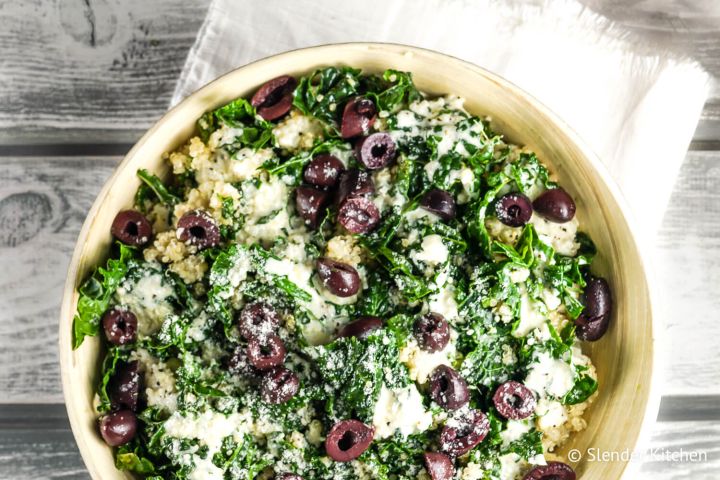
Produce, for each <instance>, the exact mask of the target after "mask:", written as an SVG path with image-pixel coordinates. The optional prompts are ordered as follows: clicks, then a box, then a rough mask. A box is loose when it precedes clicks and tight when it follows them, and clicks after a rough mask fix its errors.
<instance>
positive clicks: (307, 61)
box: [60, 43, 657, 480]
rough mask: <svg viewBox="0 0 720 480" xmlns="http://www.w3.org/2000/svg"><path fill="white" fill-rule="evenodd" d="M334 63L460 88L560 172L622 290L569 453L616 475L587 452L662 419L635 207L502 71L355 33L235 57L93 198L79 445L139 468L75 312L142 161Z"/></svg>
mask: <svg viewBox="0 0 720 480" xmlns="http://www.w3.org/2000/svg"><path fill="white" fill-rule="evenodd" d="M327 65H351V66H354V67H360V68H362V69H363V70H365V71H370V72H381V71H383V70H385V69H387V68H393V69H398V70H405V71H409V72H412V74H413V77H414V79H415V81H416V83H417V86H418V88H419V89H421V90H423V91H425V92H429V93H433V94H445V93H453V94H457V95H460V96H462V97H465V98H466V99H467V102H466V107H467V109H468V110H469V111H471V112H473V113H475V114H478V115H489V116H491V117H492V119H493V125H494V127H495V130H497V131H499V132H502V133H503V134H505V135H506V137H508V138H509V139H510V140H511V141H513V142H514V143H517V144H520V145H527V146H529V147H530V148H531V149H532V150H534V151H535V152H536V153H537V154H538V157H539V158H540V159H541V160H542V161H543V162H545V163H546V164H548V165H549V166H550V168H551V170H552V171H554V172H555V173H556V174H557V176H558V179H559V181H560V183H561V184H562V185H563V187H564V188H566V189H567V190H568V191H569V192H570V193H571V194H572V196H573V197H574V198H575V199H576V201H577V206H578V217H579V220H580V224H581V227H582V229H583V230H584V231H586V232H588V233H589V234H590V235H591V237H592V238H593V240H594V241H595V242H596V243H597V246H598V250H599V252H600V253H599V255H598V257H597V259H596V261H595V263H594V264H593V269H594V271H595V272H596V273H597V274H599V275H602V276H604V277H606V278H607V279H608V281H609V282H610V285H611V287H612V290H613V292H614V299H615V316H614V319H613V323H612V325H611V327H610V330H609V331H608V333H607V334H606V335H605V337H604V338H603V339H602V340H600V341H599V342H596V343H593V344H587V345H586V346H587V353H589V354H590V355H591V357H592V359H593V362H594V364H595V365H596V367H597V372H598V376H599V382H600V393H599V396H598V398H597V399H596V400H595V402H594V404H593V405H592V407H591V408H590V409H589V410H588V412H587V413H586V417H585V418H586V419H587V422H588V428H587V429H586V430H585V431H583V432H582V433H580V434H577V435H575V436H574V437H572V439H571V441H570V442H568V444H566V445H565V447H564V448H563V449H562V450H561V453H567V452H568V451H569V450H570V449H577V450H578V451H579V452H580V453H582V454H583V460H581V461H580V462H575V463H573V466H574V467H575V468H576V470H577V472H578V474H579V475H578V476H579V477H580V478H583V479H604V480H608V479H616V478H620V477H621V476H622V474H623V471H625V469H626V466H627V463H628V462H627V460H624V459H621V458H616V459H614V460H613V461H608V462H599V461H588V460H587V457H588V455H587V454H586V453H587V452H588V450H589V449H591V448H594V449H597V451H599V452H619V453H622V452H624V451H625V452H631V451H632V450H633V448H634V447H635V446H636V444H637V442H638V439H639V437H640V434H641V430H642V429H643V425H644V424H646V423H649V421H651V420H654V418H655V414H656V412H657V410H656V408H657V401H656V399H657V397H656V396H654V395H652V392H653V383H654V382H653V363H654V362H653V355H654V348H653V347H654V334H655V333H656V332H655V330H654V329H653V320H652V308H651V301H650V289H649V287H648V281H647V278H646V274H645V268H644V266H643V261H642V256H641V253H640V251H639V249H638V247H637V245H636V243H635V240H634V236H633V233H632V228H631V225H630V222H629V221H628V214H627V212H628V209H627V207H626V206H625V204H624V201H623V200H622V198H621V196H620V194H619V192H618V189H617V187H616V186H615V184H614V183H613V181H612V179H611V178H610V175H609V174H608V173H607V171H606V170H605V168H604V166H603V165H602V164H601V163H600V161H599V160H598V158H597V157H596V156H595V155H594V154H593V153H592V152H590V151H589V150H588V148H587V147H586V146H585V145H584V144H583V143H582V142H581V141H580V140H579V139H578V138H577V136H576V135H575V133H574V132H573V131H572V130H571V129H570V128H569V127H568V126H567V125H565V124H564V123H563V122H562V121H560V120H559V119H558V118H557V117H555V115H553V114H552V113H551V112H550V111H548V109H547V108H545V107H544V106H543V105H541V104H540V103H539V102H538V101H537V100H535V99H534V98H532V97H531V96H529V95H528V94H527V93H525V92H523V91H522V90H520V89H519V88H517V87H516V86H514V85H512V84H510V83H509V82H507V81H506V80H504V79H502V78H500V77H498V76H496V75H494V74H492V73H490V72H488V71H486V70H483V69H482V68H480V67H477V66H475V65H471V64H469V63H466V62H463V61H460V60H458V59H455V58H452V57H449V56H446V55H442V54H439V53H436V52H432V51H428V50H422V49H417V48H411V47H406V46H401V45H388V44H372V43H353V44H342V45H328V46H322V47H315V48H308V49H304V50H297V51H293V52H288V53H283V54H280V55H277V56H274V57H270V58H266V59H264V60H260V61H258V62H255V63H252V64H250V65H247V66H245V67H242V68H239V69H237V70H235V71H233V72H230V73H228V74H227V75H225V76H223V77H221V78H219V79H217V80H215V81H214V82H212V83H210V84H209V85H207V86H205V87H204V88H202V89H200V90H199V91H197V92H195V93H194V94H193V95H191V96H190V97H188V98H187V99H185V100H184V101H183V102H182V103H180V104H179V105H178V106H177V107H175V108H173V109H172V110H171V111H169V112H168V113H167V114H166V115H165V116H164V117H163V118H162V119H160V121H158V122H157V123H156V124H155V126H153V127H152V128H151V129H150V130H149V131H148V132H147V133H146V134H145V135H144V136H143V137H142V139H141V140H140V141H139V142H138V143H137V144H136V145H135V147H134V148H133V149H132V150H131V151H130V152H129V153H128V154H127V156H126V157H125V159H124V160H123V162H122V163H121V164H120V166H119V167H118V168H117V170H116V171H115V173H114V174H113V176H112V177H111V178H110V179H109V180H108V181H107V183H106V184H105V186H104V187H103V189H102V191H101V192H100V194H99V195H98V198H97V200H96V201H95V203H94V204H93V206H92V208H91V209H90V213H89V214H88V217H87V220H86V221H85V224H84V225H83V228H82V230H81V232H80V237H79V238H78V242H77V246H76V248H75V252H74V254H73V258H72V262H71V264H70V268H69V271H68V278H67V283H66V286H65V292H64V298H63V303H62V310H61V316H60V363H61V370H62V383H63V390H64V392H65V401H66V405H67V410H68V416H69V418H70V423H71V425H72V430H73V433H74V435H75V439H76V440H77V443H78V447H79V449H80V453H81V454H82V456H83V459H84V460H85V464H86V465H87V468H88V470H89V471H90V474H91V475H92V477H93V478H94V479H103V480H107V479H111V478H132V475H130V474H127V473H123V472H120V471H118V470H116V469H115V466H114V461H113V456H112V450H111V449H110V448H108V447H107V446H106V445H105V443H104V442H103V441H102V439H101V438H100V436H99V434H98V433H97V428H96V412H95V410H94V408H93V396H94V394H95V386H96V385H97V380H98V376H99V375H98V370H99V365H100V362H101V358H100V355H101V342H100V340H99V338H87V339H86V340H85V342H84V343H83V345H82V346H81V347H80V348H79V349H78V350H72V348H71V338H72V333H71V331H72V328H71V327H72V319H73V315H74V313H75V308H76V304H77V299H78V295H77V287H78V285H80V284H81V282H82V281H83V280H84V279H85V278H86V277H87V275H88V274H89V273H90V272H91V271H92V269H93V268H95V267H96V266H97V265H99V264H101V263H102V262H104V260H105V258H106V256H107V253H108V251H109V247H110V244H111V237H110V225H111V223H112V220H113V218H114V217H115V214H116V213H117V212H118V211H120V210H122V209H124V208H127V207H129V206H131V205H132V202H133V195H134V194H135V190H136V189H137V187H138V186H139V181H138V179H137V177H136V175H135V172H136V171H137V170H138V169H139V168H146V169H148V170H150V171H152V172H155V173H156V174H159V175H161V176H165V175H167V173H168V169H167V165H164V164H163V161H162V160H161V156H162V154H163V153H165V152H169V151H172V150H174V149H176V148H177V147H179V146H180V145H182V144H183V143H184V142H185V141H187V140H188V138H189V137H190V136H191V135H192V134H193V131H194V129H195V121H196V119H197V118H198V117H200V116H201V115H202V114H203V113H204V112H206V111H208V110H212V109H214V108H217V107H219V106H221V105H223V104H225V103H227V102H229V101H231V100H233V99H235V98H237V97H240V96H248V95H250V94H252V93H253V92H254V90H255V89H256V88H257V87H258V85H260V84H262V83H263V82H265V81H267V80H268V79H271V78H274V77H276V76H278V75H281V74H293V75H302V74H306V73H308V72H310V71H312V70H313V69H315V68H318V67H321V66H327Z"/></svg>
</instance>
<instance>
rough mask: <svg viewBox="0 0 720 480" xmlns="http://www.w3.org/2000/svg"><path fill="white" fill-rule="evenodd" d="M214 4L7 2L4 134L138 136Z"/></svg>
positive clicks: (1, 138)
mask: <svg viewBox="0 0 720 480" xmlns="http://www.w3.org/2000/svg"><path fill="white" fill-rule="evenodd" d="M208 4H209V0H187V1H173V0H153V1H146V0H54V1H53V0H28V1H22V2H15V1H2V2H0V25H1V26H2V28H0V58H2V68H1V69H0V142H3V143H25V142H34V141H41V142H42V141H47V139H51V140H54V141H77V142H83V141H88V138H89V137H88V135H90V136H92V134H93V132H95V133H96V134H98V133H99V134H100V135H101V136H102V139H103V141H106V142H107V141H134V140H135V139H136V138H137V136H138V133H139V132H141V131H142V130H145V129H146V128H147V127H149V126H150V125H151V124H152V122H154V121H155V120H157V118H158V117H159V116H160V115H161V114H162V113H163V112H164V111H165V110H166V108H167V105H168V102H169V100H170V94H171V93H172V90H173V88H174V86H175V81H176V79H177V76H178V74H179V72H180V69H181V68H182V65H183V63H184V61H185V57H186V55H187V51H188V49H189V48H190V46H191V45H192V44H193V42H194V40H195V36H196V33H197V30H198V29H199V28H200V25H201V23H202V21H203V18H204V16H205V11H206V9H207V5H208Z"/></svg>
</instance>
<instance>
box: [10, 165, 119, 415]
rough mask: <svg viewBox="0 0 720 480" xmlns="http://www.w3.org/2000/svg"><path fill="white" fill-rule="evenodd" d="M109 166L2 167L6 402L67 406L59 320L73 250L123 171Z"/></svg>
mask: <svg viewBox="0 0 720 480" xmlns="http://www.w3.org/2000/svg"><path fill="white" fill-rule="evenodd" d="M119 160H120V159H119V158H118V157H105V158H63V159H61V160H59V161H53V160H52V159H38V158H22V159H8V158H4V159H2V160H1V161H0V272H4V273H3V275H0V305H2V309H1V310H0V318H1V319H2V320H0V339H1V340H0V365H1V366H0V371H1V373H0V378H1V380H0V391H2V392H3V394H2V395H0V398H2V401H4V402H12V401H28V402H57V401H60V400H61V397H62V394H61V391H60V382H59V365H58V361H57V318H58V312H59V305H60V300H61V296H62V286H63V283H64V281H65V274H66V272H67V266H68V262H69V260H70V254H69V252H70V251H71V245H73V244H74V243H75V241H76V239H77V235H78V232H79V230H80V226H81V225H82V222H83V221H84V220H85V216H86V214H87V211H88V209H89V208H90V205H91V204H92V202H93V200H94V199H95V196H96V195H97V192H98V191H99V190H100V187H101V186H102V184H103V183H104V181H105V179H106V178H107V177H109V175H110V173H111V172H112V169H113V168H114V167H115V165H116V164H117V163H118V161H119Z"/></svg>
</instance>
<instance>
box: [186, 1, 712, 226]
mask: <svg viewBox="0 0 720 480" xmlns="http://www.w3.org/2000/svg"><path fill="white" fill-rule="evenodd" d="M350 41H377V42H393V43H403V44H408V45H415V46H420V47H425V48H430V49H433V50H438V51H441V52H444V53H448V54H451V55H454V56H457V57H460V58H462V59H465V60H468V61H470V62H473V63H475V64H477V65H480V66H482V67H484V68H487V69H489V70H492V71H493V72H495V73H497V74H500V75H502V76H504V77H505V78H507V79H508V80H510V81H511V82H514V83H515V84H517V85H519V86H520V87H521V88H524V89H525V90H527V91H528V92H529V93H531V94H532V95H534V96H535V97H536V98H538V99H539V100H540V101H542V102H543V103H545V104H546V105H547V106H549V107H550V108H551V109H552V110H554V111H555V112H556V113H557V114H559V115H560V117H562V118H563V119H564V120H565V121H566V122H567V123H568V124H570V125H571V126H572V127H573V128H574V129H575V130H576V131H577V132H578V133H579V134H580V135H581V136H582V137H583V138H584V139H585V141H586V142H588V144H589V145H590V147H591V148H593V149H594V150H595V152H596V153H597V154H598V155H599V156H600V158H601V159H602V160H603V161H604V162H605V164H606V165H607V167H608V169H609V170H610V172H611V173H612V175H613V176H614V177H615V179H616V180H617V182H618V183H619V185H620V187H621V189H622V190H623V192H624V194H625V196H626V198H627V200H628V202H629V204H630V206H631V209H632V210H634V213H635V217H636V219H635V220H636V222H637V225H636V227H638V228H637V230H638V232H639V233H640V234H641V235H643V236H645V237H651V236H653V235H654V234H655V232H656V231H657V229H658V227H659V225H660V222H661V220H662V215H663V213H664V211H665V207H666V205H667V202H668V200H669V198H670V194H671V192H672V187H673V184H674V181H675V178H676V176H677V173H678V170H679V168H680V165H681V163H682V161H683V158H684V156H685V153H686V150H687V147H688V144H689V142H690V140H691V139H692V135H693V132H694V130H695V127H696V123H697V120H698V117H699V115H700V111H701V109H702V106H703V104H704V102H705V98H706V97H707V94H708V88H709V79H708V76H707V74H706V73H705V72H704V71H703V70H702V69H701V68H700V67H699V66H698V65H697V64H696V63H695V62H693V61H690V60H686V59H680V58H676V57H673V56H672V55H669V54H667V52H657V51H653V50H652V48H651V47H648V46H641V45H639V44H638V43H639V41H638V39H635V38H632V37H631V36H629V35H628V34H627V32H625V31H623V30H622V29H621V28H619V27H617V26H615V25H613V24H612V23H611V22H610V21H609V20H607V19H606V18H604V17H601V16H599V15H597V14H595V13H594V12H592V11H590V10H587V9H586V8H584V7H583V6H582V5H580V4H579V3H577V2H575V1H571V0H563V1H557V0H548V1H546V2H544V1H538V0H529V1H514V2H493V1H490V0H425V1H421V0H363V1H348V2H342V1H338V0H304V1H297V0H295V1H292V0H286V1H283V0H262V1H252V0H213V2H212V3H211V5H210V9H209V12H208V15H207V18H206V19H205V22H204V24H203V26H202V29H201V30H200V33H199V35H198V38H197V40H196V42H195V45H194V46H193V48H192V50H191V51H190V54H189V55H188V59H187V62H186V64H185V67H184V68H183V71H182V74H181V76H180V79H179V81H178V84H177V86H176V89H175V94H174V96H173V103H176V102H178V101H180V100H181V99H182V98H184V97H185V96H187V95H189V94H190V93H192V92H193V91H194V90H196V89H198V88H199V87H201V86H202V85H204V84H205V83H207V82H209V81H210V80H213V79H214V78H216V77H218V76H219V75H222V74H223V73H226V72H228V71H230V70H232V69H234V68H236V67H240V66H242V65H244V64H247V63H248V62H251V61H253V60H257V59H259V58H262V57H266V56H268V55H272V54H275V53H279V52H282V51H286V50H292V49H296V48H301V47H308V46H312V45H321V44H327V43H340V42H350ZM649 239H650V238H648V240H649Z"/></svg>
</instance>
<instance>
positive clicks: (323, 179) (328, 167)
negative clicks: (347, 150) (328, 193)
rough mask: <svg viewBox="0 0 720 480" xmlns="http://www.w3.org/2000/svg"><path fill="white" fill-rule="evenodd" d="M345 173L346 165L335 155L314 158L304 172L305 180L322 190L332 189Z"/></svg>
mask: <svg viewBox="0 0 720 480" xmlns="http://www.w3.org/2000/svg"><path fill="white" fill-rule="evenodd" d="M344 171H345V165H343V163H342V162H341V161H340V159H339V158H337V157H336V156H334V155H330V154H329V153H321V154H320V155H316V156H315V157H313V159H312V160H310V162H308V164H307V166H305V171H304V172H303V180H305V182H306V183H309V184H310V185H315V186H316V187H322V188H332V187H334V186H335V185H337V183H338V181H339V180H340V174H341V173H342V172H344Z"/></svg>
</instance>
